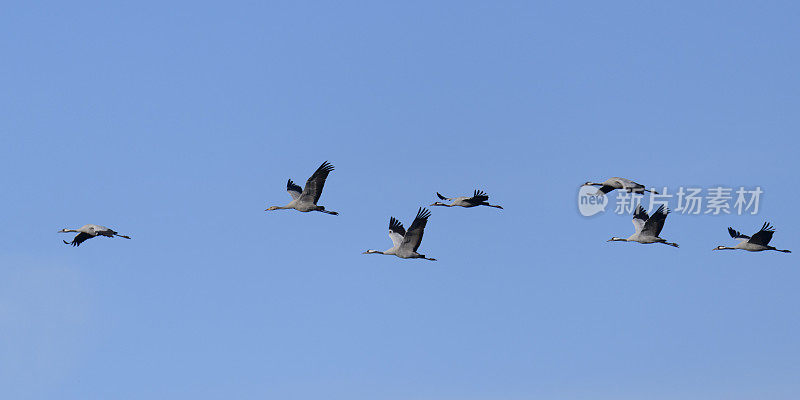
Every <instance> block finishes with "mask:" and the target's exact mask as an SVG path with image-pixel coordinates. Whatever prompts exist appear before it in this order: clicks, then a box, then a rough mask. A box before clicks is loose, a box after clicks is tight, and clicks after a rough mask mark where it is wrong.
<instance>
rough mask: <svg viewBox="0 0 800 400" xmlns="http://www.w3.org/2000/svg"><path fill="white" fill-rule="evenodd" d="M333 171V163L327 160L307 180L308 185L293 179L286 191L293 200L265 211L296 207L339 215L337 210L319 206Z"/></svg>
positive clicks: (301, 209) (298, 209)
mask: <svg viewBox="0 0 800 400" xmlns="http://www.w3.org/2000/svg"><path fill="white" fill-rule="evenodd" d="M331 171H333V165H331V164H330V163H329V162H327V161H325V162H324V163H322V165H320V166H319V168H317V170H316V171H314V173H313V174H312V175H311V177H310V178H308V180H307V181H306V187H305V188H301V187H300V186H297V185H296V184H295V183H294V182H292V180H291V179H289V182H287V183H286V191H287V192H288V193H289V195H290V196H292V201H290V202H289V204H287V205H285V206H272V207H269V208H267V209H266V210H264V211H272V210H288V209H292V208H293V209H295V210H297V211H301V212H309V211H319V212H323V213H325V214H331V215H339V213H338V212H336V211H328V210H326V209H325V207H323V206H318V205H317V201H319V197H320V196H321V195H322V188H323V187H325V179H327V178H328V174H329V173H330V172H331Z"/></svg>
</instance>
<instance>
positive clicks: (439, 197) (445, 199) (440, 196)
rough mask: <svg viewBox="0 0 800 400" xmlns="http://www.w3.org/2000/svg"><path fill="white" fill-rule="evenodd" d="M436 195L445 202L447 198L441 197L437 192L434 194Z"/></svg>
mask: <svg viewBox="0 0 800 400" xmlns="http://www.w3.org/2000/svg"><path fill="white" fill-rule="evenodd" d="M436 195H437V196H439V199H440V200H447V197H444V196H442V194H441V193H439V192H436Z"/></svg>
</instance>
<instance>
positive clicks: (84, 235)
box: [62, 232, 94, 246]
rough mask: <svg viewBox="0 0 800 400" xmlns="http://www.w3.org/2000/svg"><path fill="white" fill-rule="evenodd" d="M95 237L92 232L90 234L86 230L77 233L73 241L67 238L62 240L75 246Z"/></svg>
mask: <svg viewBox="0 0 800 400" xmlns="http://www.w3.org/2000/svg"><path fill="white" fill-rule="evenodd" d="M93 237H94V236H92V235H90V234H88V233H86V232H81V233H79V234H77V235H75V238H74V239H72V242H67V241H66V240H62V242H64V244H71V245H73V246H80V245H81V243H83V242H85V241H86V240H88V239H91V238H93Z"/></svg>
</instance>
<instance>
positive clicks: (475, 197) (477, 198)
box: [467, 190, 489, 204]
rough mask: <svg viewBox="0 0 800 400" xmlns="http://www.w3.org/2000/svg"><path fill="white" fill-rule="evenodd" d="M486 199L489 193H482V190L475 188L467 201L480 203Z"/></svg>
mask: <svg viewBox="0 0 800 400" xmlns="http://www.w3.org/2000/svg"><path fill="white" fill-rule="evenodd" d="M487 200H489V195H488V194H486V193H484V192H483V191H482V190H475V192H474V193H473V194H472V197H470V198H469V199H467V201H468V202H470V203H472V204H481V203H483V202H485V201H487Z"/></svg>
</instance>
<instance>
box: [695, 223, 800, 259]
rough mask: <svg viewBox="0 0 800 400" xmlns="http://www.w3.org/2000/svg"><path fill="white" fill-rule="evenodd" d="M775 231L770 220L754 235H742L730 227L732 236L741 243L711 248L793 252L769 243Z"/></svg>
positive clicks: (729, 232)
mask: <svg viewBox="0 0 800 400" xmlns="http://www.w3.org/2000/svg"><path fill="white" fill-rule="evenodd" d="M774 233H775V228H773V227H772V225H770V223H769V222H764V225H762V226H761V229H760V230H759V231H758V232H756V233H755V234H753V236H752V237H751V236H747V235H742V233H741V232H739V231H737V230H735V229H733V228H732V227H728V234H729V235H731V237H732V238H734V239H737V240H739V243H738V244H737V245H736V246H733V247H727V246H717V247H715V248H713V249H711V250H746V251H764V250H775V251H780V252H781V253H791V251H790V250H779V249H776V248H775V247H772V246H770V245H769V242H770V241H771V240H772V235H773V234H774Z"/></svg>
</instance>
